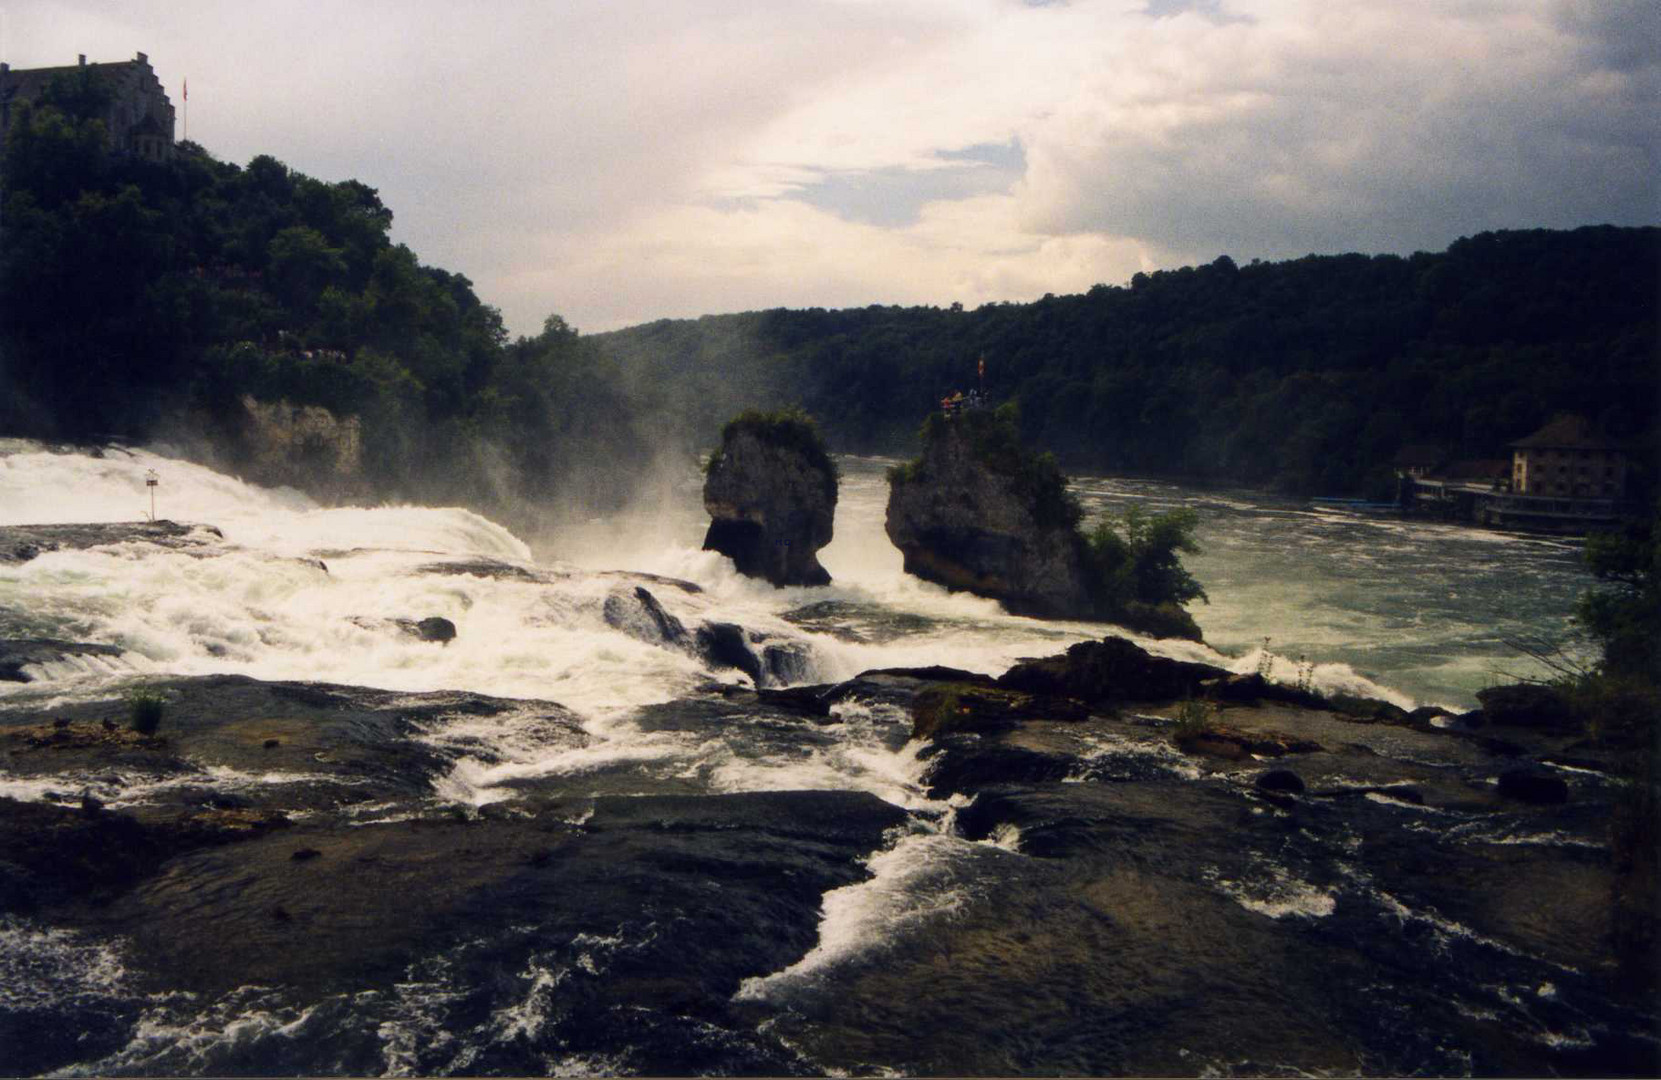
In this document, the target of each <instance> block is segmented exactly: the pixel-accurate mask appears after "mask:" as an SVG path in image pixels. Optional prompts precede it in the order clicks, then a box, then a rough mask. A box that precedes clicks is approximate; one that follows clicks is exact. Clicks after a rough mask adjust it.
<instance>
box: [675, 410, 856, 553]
mask: <svg viewBox="0 0 1661 1080" xmlns="http://www.w3.org/2000/svg"><path fill="white" fill-rule="evenodd" d="M809 430H811V429H809ZM816 458H817V459H818V460H816ZM704 509H706V510H708V511H709V516H710V518H711V519H712V520H711V521H710V523H709V532H708V533H707V534H706V535H705V536H704V550H706V551H719V552H720V553H721V554H723V555H726V556H729V557H731V559H732V560H733V562H734V563H735V564H737V566H738V570H739V573H742V574H748V575H749V576H751V577H759V578H765V579H766V580H768V581H770V582H772V583H773V584H774V585H828V584H829V583H830V574H829V573H827V572H826V570H825V568H824V567H823V566H820V565H819V558H818V551H819V549H820V548H822V547H824V546H825V545H826V544H828V543H830V541H831V535H832V522H833V517H834V515H835V511H836V474H835V469H834V467H833V466H832V465H831V464H830V461H829V459H828V458H824V455H823V454H822V453H820V454H817V455H815V454H812V453H809V452H807V451H806V450H804V448H803V447H802V446H800V445H797V444H795V443H794V442H792V441H790V440H787V439H781V438H777V437H774V436H773V435H771V434H770V433H769V431H768V429H766V428H765V427H759V426H750V425H740V424H734V425H728V430H727V433H726V435H725V437H724V438H723V439H722V443H721V449H720V450H719V451H718V452H717V454H716V457H715V460H714V461H713V462H712V464H711V466H710V470H709V476H708V478H707V479H706V480H705V481H704Z"/></svg>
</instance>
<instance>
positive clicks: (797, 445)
mask: <svg viewBox="0 0 1661 1080" xmlns="http://www.w3.org/2000/svg"><path fill="white" fill-rule="evenodd" d="M740 434H750V435H754V436H755V437H756V438H757V439H759V440H761V441H762V442H764V443H767V444H769V445H771V446H781V447H785V448H787V449H790V450H795V451H796V452H797V453H799V454H801V455H802V456H803V457H805V458H807V460H808V463H809V464H811V465H813V466H814V467H815V468H817V469H819V470H820V471H822V472H824V473H825V474H826V475H827V476H829V477H830V485H831V487H832V489H833V490H834V488H835V486H836V481H837V479H838V478H839V477H840V476H841V475H842V474H841V472H840V470H838V469H837V467H836V462H835V461H833V460H831V456H830V451H829V450H827V449H826V447H825V440H824V438H823V437H822V436H820V434H819V425H818V424H817V423H815V422H814V419H813V417H811V416H809V415H808V414H807V413H806V412H805V411H803V409H802V407H801V406H800V405H791V406H787V407H786V408H783V409H779V410H777V411H775V412H762V411H760V410H759V409H745V410H744V411H743V412H741V413H739V414H738V415H737V416H735V417H733V418H732V419H731V420H728V421H727V423H726V425H725V426H724V427H722V428H721V445H720V446H718V447H716V448H715V452H714V453H712V454H710V455H709V460H708V461H707V462H705V463H704V472H705V474H708V473H710V472H713V471H714V470H715V467H716V466H717V465H718V464H720V461H721V457H722V451H723V450H724V449H725V448H726V446H727V444H728V443H730V442H731V441H732V440H733V439H735V438H737V437H738V436H739V435H740Z"/></svg>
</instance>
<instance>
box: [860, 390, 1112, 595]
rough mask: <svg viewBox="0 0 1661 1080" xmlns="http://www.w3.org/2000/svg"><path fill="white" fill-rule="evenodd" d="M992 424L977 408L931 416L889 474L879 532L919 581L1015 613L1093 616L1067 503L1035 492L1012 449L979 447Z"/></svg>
mask: <svg viewBox="0 0 1661 1080" xmlns="http://www.w3.org/2000/svg"><path fill="white" fill-rule="evenodd" d="M996 423H997V422H996V421H995V420H993V419H992V417H991V416H990V415H989V414H979V413H970V414H966V415H964V416H961V417H958V418H956V419H953V420H940V419H938V418H937V419H936V420H934V421H933V422H932V423H931V428H930V434H929V435H928V437H927V438H925V440H924V443H925V445H924V448H923V457H922V459H921V460H920V461H918V462H916V463H915V464H914V465H911V466H907V467H905V468H904V469H902V470H898V471H896V472H895V473H893V474H891V478H890V490H889V495H888V516H887V521H886V523H885V526H886V529H887V531H888V538H889V539H890V540H892V541H893V542H894V546H895V547H897V548H899V549H900V551H901V553H902V554H904V555H905V569H906V573H908V574H913V575H915V576H917V577H920V578H922V579H923V580H924V581H932V582H934V583H935V584H937V585H944V586H946V587H947V588H948V589H958V590H962V591H964V592H972V593H974V594H975V595H977V596H985V597H989V598H991V599H993V600H997V601H999V602H1000V603H1002V604H1003V605H1004V607H1006V608H1008V609H1009V610H1010V611H1011V612H1013V613H1014V614H1017V615H1032V616H1036V617H1039V618H1094V617H1095V610H1096V605H1095V603H1094V602H1093V600H1092V597H1091V595H1090V590H1089V585H1088V581H1087V579H1086V575H1085V564H1086V552H1085V544H1084V538H1083V537H1082V536H1081V535H1080V533H1079V531H1078V529H1077V527H1076V525H1077V521H1076V510H1075V513H1074V514H1072V515H1069V514H1068V513H1066V512H1065V508H1064V507H1063V506H1061V505H1060V504H1059V503H1058V504H1057V505H1055V506H1051V505H1050V504H1051V503H1053V502H1055V501H1056V500H1054V499H1048V500H1046V499H1044V498H1043V497H1042V495H1041V493H1040V492H1038V491H1035V490H1034V488H1033V485H1032V483H1031V478H1030V477H1028V476H1026V475H1024V473H1023V471H1022V470H1021V469H1020V468H1019V467H1017V466H1018V464H1019V461H1020V458H1019V456H1018V455H1016V454H1005V455H1003V456H1002V457H1000V456H999V455H996V454H988V453H987V452H986V448H985V446H984V445H983V444H984V443H985V442H986V432H984V431H982V429H983V428H986V429H988V430H991V429H992V428H993V427H994V426H995V424H996ZM1004 458H1008V461H1004V460H1003V459H1004ZM1004 465H1008V466H1010V467H1002V466H1004ZM1055 494H1057V495H1059V492H1057V493H1055Z"/></svg>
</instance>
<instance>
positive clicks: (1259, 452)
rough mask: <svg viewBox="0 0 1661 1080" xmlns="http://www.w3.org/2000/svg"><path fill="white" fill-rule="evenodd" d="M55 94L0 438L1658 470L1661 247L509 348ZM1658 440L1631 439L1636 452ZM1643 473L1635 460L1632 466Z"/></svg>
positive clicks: (360, 249)
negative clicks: (974, 426) (1628, 450)
mask: <svg viewBox="0 0 1661 1080" xmlns="http://www.w3.org/2000/svg"><path fill="white" fill-rule="evenodd" d="M103 92H104V91H103V89H102V87H101V86H100V84H99V83H98V82H97V81H96V79H93V78H91V77H88V76H82V77H79V78H77V77H75V76H66V77H64V78H62V79H60V80H59V82H58V83H57V84H55V85H54V86H53V87H52V89H51V91H50V92H49V93H48V94H47V95H46V96H45V97H44V98H43V100H42V101H40V102H39V103H37V105H36V106H35V107H34V108H32V109H30V108H28V107H23V108H22V109H20V114H19V116H17V117H16V118H15V122H14V123H13V125H12V132H11V135H10V138H9V140H8V144H7V146H6V153H5V156H4V162H3V169H0V185H3V190H0V434H16V435H33V436H40V437H49V438H65V439H85V438H93V437H100V436H105V435H119V436H126V437H130V438H144V437H151V436H155V435H158V434H169V433H172V432H177V431H179V430H181V429H183V430H190V431H201V430H207V431H209V432H217V437H218V441H219V442H221V443H226V442H229V443H233V444H234V441H235V437H236V434H237V429H238V425H239V424H240V423H242V422H243V421H245V419H246V414H245V413H243V412H241V411H240V409H239V402H240V401H241V400H242V398H243V397H244V396H245V395H252V396H253V397H255V398H257V399H260V400H263V401H278V400H286V401H289V402H291V403H293V404H298V405H304V404H317V405H322V406H325V407H327V408H329V409H331V410H333V411H335V412H336V413H339V414H351V415H357V416H359V417H361V419H362V423H363V440H362V445H363V458H364V461H363V464H364V472H365V480H366V482H368V483H369V484H370V485H372V487H373V488H374V490H376V491H377V492H379V493H380V494H382V495H383V496H387V497H405V498H415V499H428V500H431V499H444V500H450V501H462V502H465V503H467V504H469V505H473V506H477V507H479V508H481V509H485V510H486V511H487V512H493V513H502V512H504V510H505V509H506V510H511V509H513V508H520V509H522V508H523V507H524V506H526V505H528V504H532V503H537V502H541V501H546V500H549V499H552V498H554V497H557V496H576V497H577V498H578V500H579V501H582V502H584V503H587V504H589V505H594V504H601V503H604V502H605V501H606V500H608V499H612V498H616V497H618V496H619V495H620V494H621V493H623V492H624V491H626V489H627V487H628V486H629V485H628V482H627V481H628V478H629V476H630V474H631V473H634V472H636V471H638V470H640V469H643V468H644V467H645V465H646V464H647V463H648V462H649V461H650V460H651V458H652V456H653V455H654V454H655V453H657V452H660V451H662V450H664V449H666V448H673V449H677V450H680V451H691V450H694V449H707V448H708V447H709V446H711V445H713V443H714V440H715V437H716V434H717V433H718V432H719V430H720V428H721V424H722V423H723V422H724V421H725V420H726V419H727V418H728V417H730V416H731V415H733V414H734V413H736V412H739V411H741V410H742V409H745V408H776V407H779V406H782V405H789V404H800V405H802V406H804V407H805V408H806V409H807V410H808V411H809V412H810V413H812V414H813V415H814V416H816V417H817V418H818V419H819V421H820V423H821V425H822V427H823V429H824V431H825V434H826V436H827V437H828V439H829V441H830V444H831V446H832V448H833V449H835V450H838V451H852V452H886V453H892V454H900V455H909V454H911V453H912V452H913V451H914V449H915V447H916V441H915V439H916V432H917V430H918V425H919V423H920V422H921V420H922V418H923V417H924V416H925V415H926V414H927V413H928V412H929V411H930V410H931V409H932V408H933V407H934V406H935V405H936V403H937V402H938V401H939V399H940V398H941V397H942V396H943V395H945V394H948V393H950V392H952V391H954V390H957V389H963V390H968V389H971V388H972V387H973V386H974V384H975V381H976V375H975V370H976V362H977V360H978V359H980V358H981V357H984V358H985V360H986V389H987V391H988V393H989V395H990V396H991V397H992V399H993V400H994V401H995V402H1001V401H1008V400H1019V402H1020V405H1021V417H1022V428H1023V430H1022V435H1023V438H1024V439H1025V440H1026V441H1027V442H1028V443H1029V444H1030V445H1034V446H1036V447H1037V448H1039V449H1047V450H1051V451H1054V452H1055V453H1056V454H1057V455H1058V456H1059V457H1060V459H1061V461H1062V462H1063V463H1064V464H1065V465H1067V466H1068V467H1069V468H1072V469H1075V470H1078V469H1087V470H1098V471H1107V472H1128V473H1143V474H1164V475H1174V476H1184V477H1189V478H1204V479H1213V480H1218V481H1226V482H1242V483H1249V484H1263V485H1276V486H1279V487H1282V488H1284V489H1287V490H1291V491H1296V492H1306V493H1329V494H1337V493H1345V492H1349V493H1363V492H1366V493H1371V494H1375V495H1380V494H1385V493H1386V492H1387V491H1388V489H1389V486H1390V478H1391V469H1390V466H1391V462H1392V460H1393V458H1394V456H1395V454H1396V452H1397V450H1398V449H1399V448H1401V447H1402V446H1404V445H1407V444H1410V443H1433V444H1438V445H1440V446H1442V447H1443V448H1445V449H1446V450H1447V452H1448V453H1449V454H1450V455H1451V456H1464V457H1491V456H1495V455H1497V454H1503V453H1504V449H1505V445H1506V443H1507V442H1509V441H1510V440H1512V439H1516V438H1519V437H1521V436H1523V435H1526V434H1528V433H1529V432H1531V431H1532V430H1534V429H1535V428H1537V427H1539V426H1540V425H1541V424H1543V423H1544V422H1545V421H1546V420H1548V419H1550V417H1551V416H1552V415H1553V414H1554V413H1556V412H1558V411H1563V410H1574V411H1579V412H1582V413H1585V414H1587V415H1588V416H1590V417H1591V418H1592V419H1594V420H1596V421H1598V422H1599V423H1600V424H1601V425H1602V426H1603V427H1604V428H1605V429H1606V430H1607V431H1608V432H1609V433H1610V434H1612V435H1615V436H1617V437H1620V438H1631V439H1635V440H1639V441H1640V443H1641V444H1642V445H1645V446H1647V447H1648V448H1649V449H1648V450H1646V451H1642V452H1640V454H1639V457H1640V460H1641V461H1644V462H1649V461H1652V460H1653V459H1654V452H1653V446H1654V436H1655V424H1656V416H1657V413H1658V411H1661V410H1658V408H1657V394H1658V379H1657V366H1658V365H1657V297H1658V293H1661V269H1658V267H1661V262H1658V259H1661V254H1658V253H1661V229H1656V228H1645V229H1619V228H1612V227H1592V228H1583V229H1577V230H1574V231H1572V232H1548V231H1538V230H1537V231H1530V232H1507V233H1489V234H1482V235H1479V236H1475V237H1472V238H1469V239H1465V240H1461V241H1459V242H1457V243H1455V244H1454V245H1453V246H1452V247H1450V248H1449V249H1448V250H1447V251H1446V252H1442V253H1438V254H1425V253H1419V254H1415V255H1413V256H1411V257H1407V258H1402V257H1397V256H1393V255H1382V256H1372V257H1368V256H1363V255H1338V256H1309V257H1307V258H1303V259H1298V260H1294V261H1290V262H1282V263H1257V262H1254V263H1252V264H1251V265H1249V266H1243V267H1242V266H1236V265H1235V264H1234V263H1233V262H1232V261H1231V260H1230V259H1228V258H1227V257H1223V258H1219V259H1218V260H1216V261H1215V262H1213V263H1211V264H1210V265H1207V266H1202V267H1191V268H1185V269H1182V270H1175V271H1162V272H1159V273H1154V274H1151V275H1147V274H1138V275H1137V276H1136V277H1135V278H1134V279H1133V280H1132V281H1131V283H1130V284H1129V286H1127V287H1115V286H1107V285H1098V286H1096V287H1095V288H1093V289H1091V290H1090V291H1089V292H1088V293H1086V294H1084V295H1081V296H1064V297H1056V296H1046V297H1045V298H1044V299H1042V300H1039V301H1037V302H1035V303H1030V304H1010V303H999V304H990V305H987V306H985V307H982V308H979V309H978V310H974V311H966V310H963V309H962V308H961V307H959V306H956V305H954V306H953V307H951V308H948V309H943V308H933V307H930V308H899V307H870V308H864V309H852V310H845V311H827V310H824V309H818V308H814V309H808V310H799V311H798V310H784V309H777V310H771V311H762V312H751V313H746V314H737V315H713V316H705V317H703V318H701V319H697V320H682V321H671V320H664V321H659V322H654V323H649V324H646V325H643V326H638V327H634V328H632V329H629V330H623V331H618V332H615V333H610V334H604V335H598V336H592V337H581V336H579V335H578V334H577V333H576V332H575V331H574V330H573V329H572V328H571V327H569V326H568V325H566V323H565V322H564V321H563V320H562V319H560V318H559V317H557V316H550V317H549V319H548V321H547V324H546V326H545V328H544V331H543V332H542V333H541V334H539V335H537V336H536V337H533V338H521V339H519V340H517V341H510V340H509V338H508V334H507V332H506V331H505V329H504V327H503V325H502V320H501V318H500V316H499V314H498V313H497V311H496V310H495V309H494V308H492V307H490V306H489V305H487V304H484V303H482V302H481V301H480V299H479V297H478V296H477V295H475V293H474V290H473V286H472V283H471V282H470V281H468V280H467V278H465V277H463V276H461V275H459V274H454V273H450V272H447V271H445V270H441V269H438V268H436V267H430V266H424V265H422V264H421V263H420V261H419V260H418V259H417V258H416V256H415V254H414V253H413V252H412V251H410V250H409V248H407V247H405V246H403V245H401V244H395V243H393V242H392V241H391V239H390V238H389V235H388V234H389V230H390V227H391V224H392V211H391V210H390V209H389V208H387V207H386V206H384V205H383V204H382V203H381V201H380V198H379V197H378V195H377V193H376V191H375V189H374V188H372V187H369V186H366V185H365V184H363V183H360V182H358V181H355V180H347V181H344V182H340V183H327V182H323V181H319V180H315V179H312V178H310V177H308V176H304V175H302V174H300V173H298V172H294V171H292V170H290V169H288V168H287V167H285V166H284V165H283V164H282V163H281V162H279V161H276V160H275V159H273V158H270V157H264V156H262V157H256V158H255V159H253V160H252V161H251V162H249V164H248V165H247V166H246V167H245V168H243V167H238V166H237V165H234V164H230V163H226V162H222V161H218V160H216V159H214V158H213V157H212V156H211V155H210V154H209V153H207V152H206V151H205V150H203V149H202V148H201V147H198V146H195V145H194V144H190V143H184V144H180V146H179V147H178V148H177V153H176V155H175V157H174V160H172V161H170V162H168V163H166V164H153V163H148V162H144V161H140V160H135V159H132V158H124V157H121V156H118V155H111V154H109V153H108V152H107V150H106V145H105V144H106V136H105V132H104V130H103V125H102V123H101V122H100V121H98V120H96V119H93V117H95V116H97V115H99V113H100V110H101V108H102V100H103V99H102V97H101V95H102V94H103ZM1645 440H1647V442H1644V441H1645ZM1638 472H1639V481H1640V483H1641V484H1653V471H1652V470H1648V469H1640V470H1639V471H1638Z"/></svg>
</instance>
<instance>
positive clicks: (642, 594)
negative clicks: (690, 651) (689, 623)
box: [602, 585, 687, 648]
mask: <svg viewBox="0 0 1661 1080" xmlns="http://www.w3.org/2000/svg"><path fill="white" fill-rule="evenodd" d="M602 616H603V618H604V619H605V620H606V625H607V626H609V627H611V628H612V629H613V630H617V631H620V632H622V633H624V634H627V635H628V636H629V637H632V638H634V639H635V640H636V641H644V642H645V643H646V644H648V645H667V646H671V647H674V648H683V647H685V645H686V643H687V634H686V627H685V626H684V625H682V623H681V621H680V620H679V619H677V618H675V617H674V616H673V615H671V614H669V613H668V612H667V611H665V610H663V605H662V604H661V603H659V602H658V598H657V597H655V596H653V595H652V594H651V592H650V591H648V590H647V589H646V588H644V587H643V586H640V585H636V586H635V587H634V588H633V589H632V590H629V591H627V592H615V593H612V594H611V595H610V596H608V597H606V601H605V606H604V608H603V609H602Z"/></svg>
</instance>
